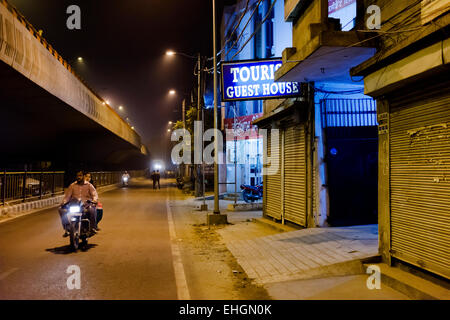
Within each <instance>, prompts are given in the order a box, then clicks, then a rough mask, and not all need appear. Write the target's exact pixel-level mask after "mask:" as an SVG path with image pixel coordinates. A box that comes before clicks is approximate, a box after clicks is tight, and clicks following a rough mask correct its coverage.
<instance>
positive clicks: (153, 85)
mask: <svg viewBox="0 0 450 320" xmlns="http://www.w3.org/2000/svg"><path fill="white" fill-rule="evenodd" d="M8 1H9V2H10V3H11V4H13V5H14V6H16V7H17V9H19V11H20V12H21V13H22V14H23V15H24V16H25V17H26V18H27V19H28V20H29V21H30V22H31V23H32V24H33V25H34V27H35V28H36V29H37V30H43V36H44V37H45V38H46V39H47V41H48V42H49V43H50V44H51V45H52V46H53V47H54V48H55V49H56V50H57V51H58V53H59V54H61V55H62V56H63V57H64V58H65V59H66V60H67V61H70V62H71V64H72V65H73V66H74V67H75V70H76V71H77V73H78V74H79V75H80V76H81V77H82V78H84V79H85V80H86V82H87V83H88V84H89V85H90V86H91V87H92V88H93V89H94V90H95V91H96V92H97V93H98V94H99V95H100V96H102V97H103V98H104V99H108V100H109V101H110V104H111V106H112V107H115V108H117V107H118V106H119V105H123V106H124V108H125V110H124V118H125V117H129V119H130V122H131V124H132V125H133V126H135V128H136V130H137V132H138V133H139V134H140V135H141V137H142V142H143V143H144V144H146V145H147V147H148V148H149V150H150V152H151V155H152V157H154V158H158V157H161V156H162V153H165V149H166V142H167V141H168V136H167V123H168V121H169V120H177V116H178V115H179V113H174V110H179V108H180V106H181V99H182V96H181V95H182V93H183V92H189V91H190V89H191V87H192V85H193V84H194V83H195V79H194V76H193V74H192V71H193V68H194V63H195V62H191V61H190V60H189V59H186V58H183V57H181V56H175V57H167V56H165V52H166V50H167V49H172V50H175V51H180V52H184V53H188V54H191V55H194V54H196V53H197V52H199V51H200V52H201V53H202V55H204V56H208V57H210V56H212V30H211V29H212V13H211V11H212V3H211V1H210V0H84V1H82V0H69V1H67V0H8ZM233 2H234V1H230V0H217V7H218V11H219V13H218V16H217V17H218V29H219V26H220V18H221V9H222V8H223V5H224V3H227V4H229V3H233ZM73 4H75V5H78V6H80V8H81V23H82V25H81V28H82V29H81V30H69V29H67V27H66V20H67V18H68V17H69V15H68V14H66V9H67V7H68V6H69V5H73ZM217 46H218V50H219V49H220V41H219V40H218V44H217ZM79 56H81V57H83V58H84V63H83V64H79V63H77V62H76V58H77V57H79ZM170 89H175V90H177V92H179V94H178V95H177V97H169V96H168V91H169V90H170Z"/></svg>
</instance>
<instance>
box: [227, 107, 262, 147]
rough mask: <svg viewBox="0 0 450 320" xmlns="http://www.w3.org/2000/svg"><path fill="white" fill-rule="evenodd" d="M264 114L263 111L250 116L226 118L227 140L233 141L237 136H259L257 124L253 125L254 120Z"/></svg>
mask: <svg viewBox="0 0 450 320" xmlns="http://www.w3.org/2000/svg"><path fill="white" fill-rule="evenodd" d="M262 115H263V114H262V113H255V114H252V115H249V116H242V117H237V118H226V119H225V120H224V125H225V130H227V131H226V140H227V141H233V140H234V138H235V136H236V138H237V140H246V139H257V138H259V136H258V131H257V130H256V126H254V125H252V122H253V121H254V120H256V119H258V118H260V117H262ZM233 129H234V130H233Z"/></svg>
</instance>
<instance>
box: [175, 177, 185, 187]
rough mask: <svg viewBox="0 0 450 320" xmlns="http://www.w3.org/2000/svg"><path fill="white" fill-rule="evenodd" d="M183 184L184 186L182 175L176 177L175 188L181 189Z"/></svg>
mask: <svg viewBox="0 0 450 320" xmlns="http://www.w3.org/2000/svg"><path fill="white" fill-rule="evenodd" d="M183 186H184V180H183V178H182V177H178V178H177V188H178V189H180V190H181V189H183Z"/></svg>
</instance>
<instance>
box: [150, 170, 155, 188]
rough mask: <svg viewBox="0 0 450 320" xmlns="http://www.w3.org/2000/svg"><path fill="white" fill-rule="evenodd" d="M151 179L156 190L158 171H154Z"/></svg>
mask: <svg viewBox="0 0 450 320" xmlns="http://www.w3.org/2000/svg"><path fill="white" fill-rule="evenodd" d="M151 177H152V180H153V189H156V171H155V170H153V172H152V175H151Z"/></svg>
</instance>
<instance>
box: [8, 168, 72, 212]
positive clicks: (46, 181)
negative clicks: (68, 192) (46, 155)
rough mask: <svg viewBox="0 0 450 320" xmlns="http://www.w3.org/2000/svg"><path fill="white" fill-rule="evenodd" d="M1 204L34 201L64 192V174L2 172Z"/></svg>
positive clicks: (56, 172)
mask: <svg viewBox="0 0 450 320" xmlns="http://www.w3.org/2000/svg"><path fill="white" fill-rule="evenodd" d="M0 192H1V194H0V198H1V204H2V205H5V204H14V203H17V202H25V201H33V200H39V199H45V198H49V197H53V196H56V195H60V194H62V193H63V192H64V172H63V171H51V172H2V173H1V179H0Z"/></svg>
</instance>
